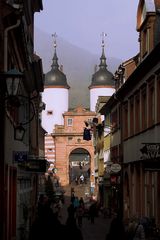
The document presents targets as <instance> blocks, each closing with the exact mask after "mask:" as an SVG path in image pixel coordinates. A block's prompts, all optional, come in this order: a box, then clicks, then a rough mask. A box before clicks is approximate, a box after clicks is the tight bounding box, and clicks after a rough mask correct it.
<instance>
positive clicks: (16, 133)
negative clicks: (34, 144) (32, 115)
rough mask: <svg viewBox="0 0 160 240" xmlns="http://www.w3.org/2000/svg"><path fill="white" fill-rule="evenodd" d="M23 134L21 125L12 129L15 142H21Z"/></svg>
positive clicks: (23, 130)
mask: <svg viewBox="0 0 160 240" xmlns="http://www.w3.org/2000/svg"><path fill="white" fill-rule="evenodd" d="M24 134H25V129H24V127H22V125H18V126H15V127H14V139H15V140H17V141H22V140H23V137H24Z"/></svg>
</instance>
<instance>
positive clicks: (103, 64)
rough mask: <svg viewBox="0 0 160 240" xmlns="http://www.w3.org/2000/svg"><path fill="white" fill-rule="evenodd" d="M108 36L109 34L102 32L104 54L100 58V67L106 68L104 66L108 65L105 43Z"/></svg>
mask: <svg viewBox="0 0 160 240" xmlns="http://www.w3.org/2000/svg"><path fill="white" fill-rule="evenodd" d="M106 36H107V34H106V33H104V32H102V33H101V37H102V56H101V58H100V60H101V62H100V65H99V67H100V68H101V69H102V68H103V69H104V68H106V67H107V65H106V57H105V53H104V46H105V44H104V38H105V37H106Z"/></svg>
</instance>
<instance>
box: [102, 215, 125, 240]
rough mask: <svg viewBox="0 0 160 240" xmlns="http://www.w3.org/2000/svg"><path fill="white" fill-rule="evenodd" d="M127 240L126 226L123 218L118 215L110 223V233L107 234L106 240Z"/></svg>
mask: <svg viewBox="0 0 160 240" xmlns="http://www.w3.org/2000/svg"><path fill="white" fill-rule="evenodd" d="M117 239H123V240H126V234H125V228H124V224H123V221H122V220H121V218H120V217H119V216H118V215H116V216H115V217H114V218H113V219H112V221H111V225H110V229H109V233H108V234H107V235H106V238H105V240H117Z"/></svg>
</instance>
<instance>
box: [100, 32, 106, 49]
mask: <svg viewBox="0 0 160 240" xmlns="http://www.w3.org/2000/svg"><path fill="white" fill-rule="evenodd" d="M106 36H107V33H104V32H102V33H101V37H102V47H104V38H105V37H106Z"/></svg>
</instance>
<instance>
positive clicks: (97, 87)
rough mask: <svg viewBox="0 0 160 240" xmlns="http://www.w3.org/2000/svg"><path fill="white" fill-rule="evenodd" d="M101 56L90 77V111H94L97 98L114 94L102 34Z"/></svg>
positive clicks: (103, 35)
mask: <svg viewBox="0 0 160 240" xmlns="http://www.w3.org/2000/svg"><path fill="white" fill-rule="evenodd" d="M101 36H102V55H101V57H100V64H99V70H98V71H96V72H95V73H94V74H93V75H92V82H91V85H90V86H89V89H90V110H91V111H95V106H96V103H97V100H98V97H99V96H111V95H112V94H113V93H114V78H113V74H112V73H111V72H109V71H108V69H107V64H106V57H105V51H104V47H105V44H104V37H105V36H106V34H105V33H102V35H101Z"/></svg>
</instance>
